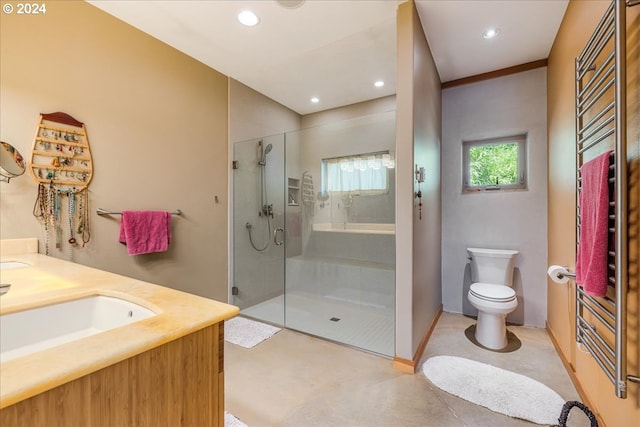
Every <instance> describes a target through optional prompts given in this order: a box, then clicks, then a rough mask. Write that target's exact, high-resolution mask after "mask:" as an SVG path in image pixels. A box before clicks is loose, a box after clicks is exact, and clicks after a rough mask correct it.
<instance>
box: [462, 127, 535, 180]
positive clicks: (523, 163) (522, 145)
mask: <svg viewBox="0 0 640 427" xmlns="http://www.w3.org/2000/svg"><path fill="white" fill-rule="evenodd" d="M527 140H528V135H527V134H526V133H523V134H516V135H511V136H504V137H497V138H487V139H481V140H472V141H462V192H463V193H475V192H485V191H498V192H500V191H513V190H527V188H528V187H527V186H528V170H527V169H528V163H527ZM504 143H516V144H517V146H518V160H517V161H518V165H517V166H518V182H517V183H515V184H497V185H470V184H469V177H470V174H471V165H470V163H469V151H470V149H471V148H473V147H478V146H483V145H499V144H504Z"/></svg>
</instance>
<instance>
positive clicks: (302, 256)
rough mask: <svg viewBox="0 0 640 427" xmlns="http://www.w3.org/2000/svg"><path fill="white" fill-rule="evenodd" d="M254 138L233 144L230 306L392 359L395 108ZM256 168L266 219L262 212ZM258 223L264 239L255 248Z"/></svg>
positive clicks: (393, 321)
mask: <svg viewBox="0 0 640 427" xmlns="http://www.w3.org/2000/svg"><path fill="white" fill-rule="evenodd" d="M261 140H262V146H260V145H259V143H258V142H259V141H260V139H258V140H252V141H246V142H240V143H236V144H235V145H234V156H235V157H234V160H238V161H239V168H238V169H237V170H234V203H235V205H234V210H235V213H234V242H235V246H234V255H235V256H234V272H235V279H234V285H235V287H236V288H237V289H238V294H237V295H235V296H234V299H233V302H234V304H236V305H238V306H239V307H240V308H241V313H242V314H244V315H246V316H249V317H252V318H256V319H259V320H264V321H267V322H270V323H274V324H278V325H283V326H285V327H287V328H289V329H295V330H298V331H301V332H305V333H308V334H312V335H316V336H319V337H322V338H326V339H329V340H332V341H337V342H340V343H344V344H347V345H351V346H354V347H358V348H361V349H364V350H367V351H371V352H374V353H378V354H382V355H386V356H390V357H392V356H393V355H394V350H395V349H394V344H395V332H394V331H395V161H394V152H395V111H390V112H386V113H381V114H375V115H370V116H364V117H360V118H357V119H352V120H346V121H341V122H335V123H331V124H328V125H323V126H318V127H314V128H309V129H304V130H301V131H297V132H289V133H287V134H285V135H280V136H275V137H269V138H262V139H261ZM268 144H271V147H272V148H271V150H269V154H267V155H266V166H265V165H260V164H259V162H261V161H262V159H263V157H265V156H264V154H263V153H264V152H266V151H267V148H266V147H268ZM285 159H286V162H285V161H284V160H285ZM349 159H352V163H351V164H347V163H346V162H347V161H349ZM365 160H366V161H365ZM336 162H342V164H341V167H342V168H343V171H342V172H336V168H335V164H336ZM353 162H355V163H353ZM276 168H279V171H277V170H276ZM330 169H332V170H330ZM349 170H354V171H356V170H357V173H359V174H360V175H359V178H357V180H359V181H361V182H360V183H359V184H353V179H352V177H349V176H348V173H349V172H348V171H349ZM263 172H264V176H265V179H266V188H267V192H266V194H267V196H266V197H267V199H268V202H269V203H273V205H274V218H273V219H272V220H271V223H270V224H269V221H267V219H268V218H269V217H267V218H266V219H265V217H264V215H260V213H261V212H262V211H264V209H262V208H261V206H262V205H263V204H264V202H263V200H262V199H261V197H262V198H264V196H261V192H260V191H261V188H262V186H263V185H264V184H263V180H262V174H263ZM340 176H341V177H342V178H340ZM362 177H367V178H366V179H365V178H362ZM371 177H374V178H371ZM341 179H342V180H349V181H350V184H349V185H348V186H346V185H342V184H341V183H340V180H341ZM372 179H373V180H375V181H376V184H375V185H372V184H369V182H372ZM330 180H334V181H330ZM341 185H342V186H341ZM278 186H280V187H279V188H276V187H278ZM247 223H251V227H250V228H251V230H250V231H251V232H252V233H253V234H251V237H252V238H253V239H254V241H253V245H252V243H251V241H250V239H249V237H250V236H249V229H248V228H247ZM260 227H262V228H260ZM264 228H268V229H269V232H270V236H271V245H270V247H269V248H267V249H266V250H264V251H261V250H260V249H262V247H261V246H262V245H264V242H265V239H266V237H265V236H266V232H265V231H260V230H264ZM278 228H280V229H284V231H283V232H280V231H276V230H277V229H278ZM274 235H276V239H277V240H278V241H280V240H279V239H282V240H283V241H285V242H286V244H284V245H276V244H275V243H274V242H273V238H274ZM280 236H281V237H280ZM254 245H255V246H257V248H254V247H253V246H254ZM278 263H281V264H280V265H278Z"/></svg>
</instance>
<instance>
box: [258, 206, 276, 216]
mask: <svg viewBox="0 0 640 427" xmlns="http://www.w3.org/2000/svg"><path fill="white" fill-rule="evenodd" d="M261 214H262V215H264V216H270V217H271V218H273V204H269V205H264V206H262V212H260V213H258V215H261Z"/></svg>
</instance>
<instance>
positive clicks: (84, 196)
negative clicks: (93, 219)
mask: <svg viewBox="0 0 640 427" xmlns="http://www.w3.org/2000/svg"><path fill="white" fill-rule="evenodd" d="M78 196H79V197H78V218H79V221H78V234H79V235H81V236H82V247H83V248H84V246H85V245H86V244H87V243H88V242H89V239H91V233H90V230H89V190H87V189H86V188H85V189H83V190H82V191H81V192H80V194H79V195H78Z"/></svg>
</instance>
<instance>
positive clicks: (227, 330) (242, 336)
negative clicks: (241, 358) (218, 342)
mask: <svg viewBox="0 0 640 427" xmlns="http://www.w3.org/2000/svg"><path fill="white" fill-rule="evenodd" d="M277 332H280V328H278V327H275V326H271V325H267V324H266V323H261V322H256V321H254V320H249V319H245V318H244V317H238V316H236V317H234V318H232V319H229V320H227V321H225V322H224V340H225V341H227V342H230V343H232V344H236V345H239V346H241V347H244V348H251V347H255V346H256V345H258V344H260V343H261V342H262V341H264V340H266V339H267V338H270V337H271V336H273V335H274V334H275V333H277Z"/></svg>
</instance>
